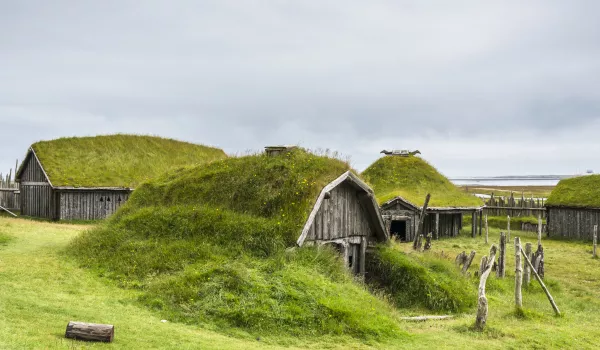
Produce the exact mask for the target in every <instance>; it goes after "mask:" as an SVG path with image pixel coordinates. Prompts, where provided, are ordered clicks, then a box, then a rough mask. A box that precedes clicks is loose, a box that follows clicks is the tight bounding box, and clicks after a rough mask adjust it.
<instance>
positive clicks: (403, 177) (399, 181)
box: [361, 156, 483, 209]
mask: <svg viewBox="0 0 600 350" xmlns="http://www.w3.org/2000/svg"><path fill="white" fill-rule="evenodd" d="M361 175H362V176H363V178H364V179H365V180H366V181H367V182H368V183H369V184H370V185H371V186H372V187H373V190H374V191H375V195H376V196H377V200H378V202H379V203H380V204H383V203H387V202H388V201H390V200H394V199H396V198H397V197H398V198H401V199H402V200H403V201H405V202H407V203H410V204H411V205H413V206H415V207H420V206H421V205H422V203H423V201H424V200H425V196H426V195H427V193H430V194H431V199H430V201H429V207H431V208H432V209H434V208H481V207H482V206H483V201H482V200H481V199H479V198H477V197H475V196H472V195H470V194H467V193H464V192H462V191H460V189H459V188H458V187H456V186H455V185H454V184H452V182H450V180H448V179H447V178H446V177H445V176H444V175H442V174H440V173H439V172H438V171H437V170H436V169H435V168H434V167H433V166H431V165H430V164H429V163H427V162H426V161H425V160H423V159H421V158H420V157H416V156H409V157H397V156H383V157H381V158H379V159H378V160H377V161H375V162H374V163H373V164H371V165H370V166H369V167H368V168H367V169H366V170H365V171H363V172H362V174H361Z"/></svg>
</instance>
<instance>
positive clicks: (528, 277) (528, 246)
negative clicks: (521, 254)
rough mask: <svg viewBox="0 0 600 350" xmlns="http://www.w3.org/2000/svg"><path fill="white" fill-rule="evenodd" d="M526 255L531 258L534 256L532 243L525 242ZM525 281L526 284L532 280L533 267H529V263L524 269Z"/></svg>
mask: <svg viewBox="0 0 600 350" xmlns="http://www.w3.org/2000/svg"><path fill="white" fill-rule="evenodd" d="M525 255H526V256H527V258H528V259H529V260H531V257H532V256H533V253H532V248H531V243H525ZM523 282H525V285H526V286H528V285H529V283H530V282H531V268H529V265H527V264H525V268H524V269H523Z"/></svg>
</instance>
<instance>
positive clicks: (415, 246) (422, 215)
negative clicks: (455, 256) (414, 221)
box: [413, 193, 431, 250]
mask: <svg viewBox="0 0 600 350" xmlns="http://www.w3.org/2000/svg"><path fill="white" fill-rule="evenodd" d="M429 198H431V195H430V194H429V193H427V196H426V197H425V203H423V209H421V217H420V218H419V226H417V232H415V239H414V241H413V249H414V250H417V244H418V241H419V235H421V232H422V231H423V223H424V222H425V215H427V205H428V204H429ZM421 239H422V238H421Z"/></svg>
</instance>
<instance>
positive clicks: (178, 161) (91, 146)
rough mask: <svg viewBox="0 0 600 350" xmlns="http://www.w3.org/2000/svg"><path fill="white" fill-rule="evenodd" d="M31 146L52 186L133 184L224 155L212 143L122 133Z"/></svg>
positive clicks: (129, 185)
mask: <svg viewBox="0 0 600 350" xmlns="http://www.w3.org/2000/svg"><path fill="white" fill-rule="evenodd" d="M32 147H33V149H34V150H35V152H36V154H37V156H38V158H39V159H40V161H41V162H42V164H43V165H44V169H45V170H46V172H47V174H48V177H49V178H50V181H51V182H52V184H53V185H54V186H75V187H103V186H105V187H130V188H135V187H137V185H138V184H140V183H141V182H143V181H146V180H147V179H149V178H153V177H156V176H157V175H159V174H162V173H164V172H165V171H167V170H168V169H171V168H173V167H181V166H185V165H194V164H201V163H204V162H208V161H212V160H216V159H222V158H225V157H226V155H225V153H224V152H223V151H222V150H220V149H217V148H213V147H207V146H202V145H196V144H192V143H188V142H182V141H176V140H172V139H166V138H160V137H154V136H138V135H121V134H120V135H106V136H95V137H69V138H60V139H57V140H52V141H40V142H37V143H35V144H33V145H32Z"/></svg>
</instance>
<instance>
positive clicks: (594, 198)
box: [546, 175, 600, 208]
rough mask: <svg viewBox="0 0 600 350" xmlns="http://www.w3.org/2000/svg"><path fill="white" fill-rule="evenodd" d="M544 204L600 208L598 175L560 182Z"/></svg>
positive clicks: (599, 176) (599, 178)
mask: <svg viewBox="0 0 600 350" xmlns="http://www.w3.org/2000/svg"><path fill="white" fill-rule="evenodd" d="M546 204H548V205H557V206H563V205H564V206H573V207H591V208H600V175H587V176H579V177H574V178H571V179H564V180H560V182H559V183H558V185H556V188H554V190H553V191H552V193H551V194H550V197H548V200H547V201H546Z"/></svg>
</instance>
